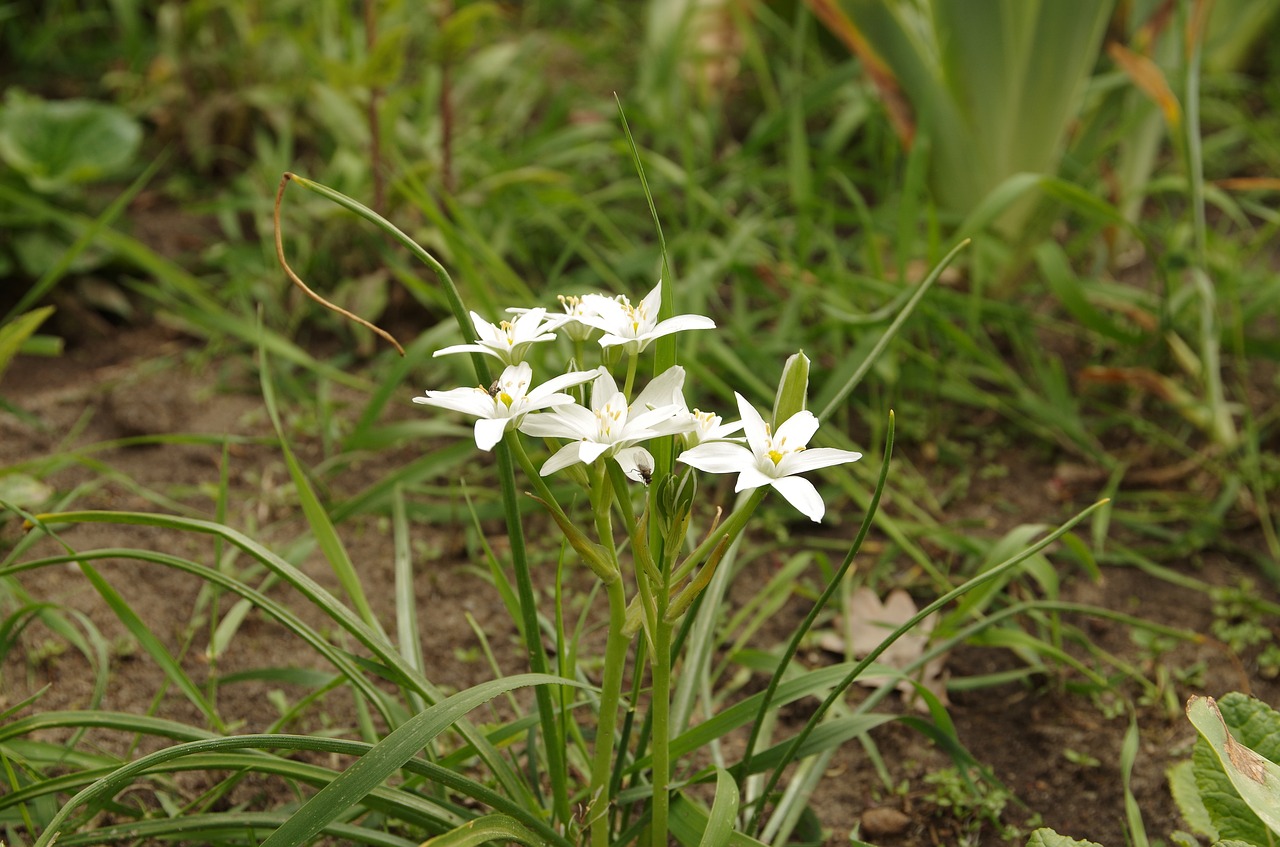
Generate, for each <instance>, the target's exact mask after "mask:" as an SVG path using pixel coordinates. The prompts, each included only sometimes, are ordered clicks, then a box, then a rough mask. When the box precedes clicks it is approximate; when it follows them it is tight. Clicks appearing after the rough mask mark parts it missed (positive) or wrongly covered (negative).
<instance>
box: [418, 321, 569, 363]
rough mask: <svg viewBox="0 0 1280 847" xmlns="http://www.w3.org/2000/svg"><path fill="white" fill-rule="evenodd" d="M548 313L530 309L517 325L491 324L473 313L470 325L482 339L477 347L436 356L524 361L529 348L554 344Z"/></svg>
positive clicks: (443, 351)
mask: <svg viewBox="0 0 1280 847" xmlns="http://www.w3.org/2000/svg"><path fill="white" fill-rule="evenodd" d="M546 321H547V310H546V309H530V310H529V311H527V312H525V313H523V314H521V315H520V316H518V317H517V318H516V319H515V320H514V321H501V322H500V323H498V324H496V325H495V324H491V323H489V322H488V321H486V320H485V319H484V318H482V317H480V316H479V315H477V314H476V313H475V312H472V313H471V322H472V323H473V324H475V327H476V332H477V333H478V334H479V335H480V337H479V338H477V339H476V340H475V343H474V344H455V345H454V346H452V347H445V348H443V349H441V350H437V351H436V352H435V355H437V356H447V355H448V354H450V353H484V354H485V355H487V356H496V357H497V358H499V359H501V360H502V361H503V362H504V363H506V364H508V365H514V364H518V363H519V362H522V361H524V356H525V353H526V352H528V350H529V347H530V346H531V345H533V344H537V343H538V342H540V341H551V340H552V339H554V338H555V337H556V336H555V333H553V332H549V331H548V330H549V329H554V327H549V326H548V325H547V322H546Z"/></svg>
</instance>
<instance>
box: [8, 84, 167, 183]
mask: <svg viewBox="0 0 1280 847" xmlns="http://www.w3.org/2000/svg"><path fill="white" fill-rule="evenodd" d="M141 142H142V127H141V126H140V125H139V124H138V122H137V121H135V120H134V119H133V118H131V117H130V116H129V114H128V113H127V112H125V111H124V110H123V109H120V108H118V107H116V106H112V105H109V104H107V103H95V102H93V101H91V100H42V99H40V98H39V97H33V96H30V95H27V94H24V93H22V92H20V91H16V90H12V91H10V92H9V96H8V97H7V98H6V102H5V105H4V108H3V109H2V110H0V159H2V160H3V161H4V162H5V164H7V165H9V167H11V168H13V169H14V170H15V171H17V172H18V173H20V174H22V175H23V176H24V177H26V178H27V181H28V182H29V183H30V184H31V187H32V188H34V189H35V190H36V191H39V192H41V193H46V194H47V193H51V192H56V191H61V190H63V189H65V188H68V187H70V186H73V185H77V184H81V183H86V182H94V181H95V180H99V179H102V178H103V177H107V176H111V175H112V174H114V173H116V172H118V171H120V170H122V169H123V168H125V167H126V166H127V165H128V164H129V163H130V162H132V161H133V158H134V156H136V155H137V152H138V145H139V144H140V143H141Z"/></svg>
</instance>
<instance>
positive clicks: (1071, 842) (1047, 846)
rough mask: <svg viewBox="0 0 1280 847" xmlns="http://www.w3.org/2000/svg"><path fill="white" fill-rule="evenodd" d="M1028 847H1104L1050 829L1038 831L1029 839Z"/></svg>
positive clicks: (1044, 828) (1045, 828)
mask: <svg viewBox="0 0 1280 847" xmlns="http://www.w3.org/2000/svg"><path fill="white" fill-rule="evenodd" d="M1027 847H1102V845H1101V844H1098V843H1097V842H1095V841H1080V840H1078V839H1075V838H1068V837H1067V836H1065V835H1059V834H1058V833H1056V832H1054V831H1053V830H1052V829H1049V828H1048V827H1043V828H1041V829H1037V830H1036V831H1035V832H1033V833H1031V837H1030V838H1028V839H1027Z"/></svg>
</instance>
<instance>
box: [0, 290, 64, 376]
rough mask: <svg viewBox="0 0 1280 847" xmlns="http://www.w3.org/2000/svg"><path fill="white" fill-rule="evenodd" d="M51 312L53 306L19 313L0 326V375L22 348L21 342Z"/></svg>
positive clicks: (38, 326)
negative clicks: (22, 313)
mask: <svg viewBox="0 0 1280 847" xmlns="http://www.w3.org/2000/svg"><path fill="white" fill-rule="evenodd" d="M52 314H53V307H52V306H45V307H44V308H41V309H35V310H33V311H30V312H27V313H26V314H24V315H19V316H18V317H16V318H14V319H13V320H12V321H10V322H9V323H7V324H5V325H4V326H0V377H3V376H4V372H5V371H6V370H7V369H8V367H9V363H10V362H11V361H13V357H14V356H16V355H18V351H19V350H20V349H22V344H23V342H25V341H26V340H27V339H28V338H30V337H31V335H32V333H34V332H35V331H36V330H37V329H39V328H40V324H42V323H44V322H45V319H46V318H48V317H49V316H50V315H52Z"/></svg>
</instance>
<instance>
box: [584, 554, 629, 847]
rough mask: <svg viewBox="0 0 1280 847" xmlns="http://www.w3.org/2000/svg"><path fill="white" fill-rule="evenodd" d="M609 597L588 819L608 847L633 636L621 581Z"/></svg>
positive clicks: (600, 844) (594, 839)
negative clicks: (620, 717)
mask: <svg viewBox="0 0 1280 847" xmlns="http://www.w3.org/2000/svg"><path fill="white" fill-rule="evenodd" d="M605 591H606V592H607V594H608V596H609V635H608V638H607V639H606V641H605V648H604V676H603V678H602V679H601V680H600V714H599V716H598V718H597V720H596V749H595V754H594V756H593V757H592V760H591V788H590V795H589V796H590V803H589V805H588V807H587V819H588V821H589V822H590V827H591V847H609V820H610V813H611V811H612V807H613V797H611V796H609V784H610V782H611V778H612V776H613V768H612V765H613V750H614V734H615V732H616V731H617V728H618V707H619V705H620V704H621V701H622V670H623V666H624V665H625V664H626V661H627V647H628V646H629V645H630V639H629V638H627V636H626V634H625V633H624V629H625V628H626V625H627V598H626V595H625V589H624V588H623V583H622V580H620V579H618V580H614V581H613V582H611V583H609V584H608V585H606V586H605Z"/></svg>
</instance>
